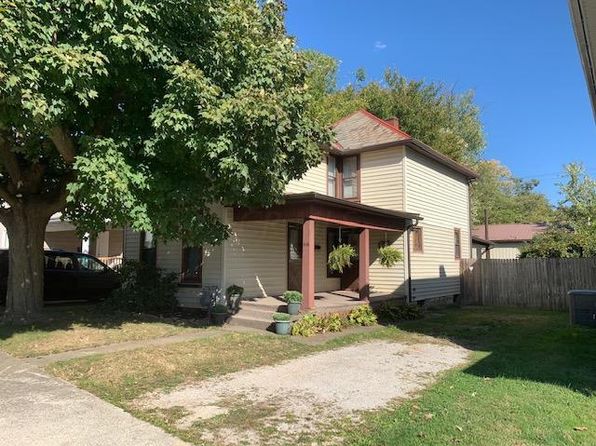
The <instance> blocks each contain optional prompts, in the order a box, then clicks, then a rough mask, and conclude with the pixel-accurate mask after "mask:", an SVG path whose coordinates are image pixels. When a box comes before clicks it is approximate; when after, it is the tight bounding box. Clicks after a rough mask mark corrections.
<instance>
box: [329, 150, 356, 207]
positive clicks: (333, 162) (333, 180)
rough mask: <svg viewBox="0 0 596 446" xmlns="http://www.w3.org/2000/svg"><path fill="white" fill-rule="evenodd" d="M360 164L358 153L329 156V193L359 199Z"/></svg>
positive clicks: (347, 198) (332, 195)
mask: <svg viewBox="0 0 596 446" xmlns="http://www.w3.org/2000/svg"><path fill="white" fill-rule="evenodd" d="M359 175H360V166H359V159H358V155H354V156H348V157H345V158H338V157H335V156H331V155H330V156H329V157H328V158H327V195H329V196H331V197H337V198H344V199H346V200H357V199H358V198H359V197H360V191H359V183H360V178H359Z"/></svg>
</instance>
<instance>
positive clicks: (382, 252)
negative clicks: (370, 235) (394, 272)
mask: <svg viewBox="0 0 596 446" xmlns="http://www.w3.org/2000/svg"><path fill="white" fill-rule="evenodd" d="M377 253H378V254H379V263H380V264H381V266H383V267H385V268H391V267H393V266H395V265H397V264H398V263H399V262H401V261H402V260H403V259H404V255H403V253H402V252H401V251H400V250H399V249H397V248H396V247H394V246H391V245H386V246H381V247H379V249H378V251H377Z"/></svg>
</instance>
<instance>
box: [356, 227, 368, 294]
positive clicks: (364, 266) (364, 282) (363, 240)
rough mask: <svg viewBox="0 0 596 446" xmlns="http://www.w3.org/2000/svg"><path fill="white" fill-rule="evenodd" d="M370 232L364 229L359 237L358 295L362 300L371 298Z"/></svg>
mask: <svg viewBox="0 0 596 446" xmlns="http://www.w3.org/2000/svg"><path fill="white" fill-rule="evenodd" d="M369 265H370V230H369V229H368V228H364V229H362V231H360V234H359V236H358V288H359V289H358V294H359V295H360V300H368V298H369V297H370V278H369Z"/></svg>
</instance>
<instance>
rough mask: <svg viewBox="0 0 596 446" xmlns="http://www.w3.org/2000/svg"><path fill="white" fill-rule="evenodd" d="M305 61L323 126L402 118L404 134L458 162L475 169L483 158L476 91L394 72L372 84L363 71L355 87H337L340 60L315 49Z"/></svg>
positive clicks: (308, 53) (306, 54)
mask: <svg viewBox="0 0 596 446" xmlns="http://www.w3.org/2000/svg"><path fill="white" fill-rule="evenodd" d="M305 56H306V57H307V58H308V60H309V67H310V75H309V77H308V81H309V86H310V88H311V90H313V92H314V93H313V96H314V97H315V98H316V99H317V100H316V101H315V102H314V103H313V109H314V112H315V113H316V114H317V115H318V116H319V117H320V119H321V120H322V121H323V122H326V123H327V124H332V123H333V122H335V121H337V120H339V119H340V118H342V117H344V116H346V115H347V114H349V113H351V112H353V111H355V110H358V109H359V108H366V109H368V110H369V111H370V112H371V113H374V114H375V115H377V116H379V117H381V118H384V119H387V118H390V117H393V116H397V117H398V118H399V121H400V126H401V128H402V129H403V130H405V131H406V132H408V133H409V134H410V135H412V136H414V137H415V138H418V139H420V140H421V141H424V142H425V143H426V144H429V145H430V146H432V147H433V148H434V149H436V150H438V151H440V152H442V153H444V154H446V155H447V156H450V157H451V158H453V159H455V160H457V161H461V162H464V163H467V164H471V163H473V162H475V161H476V160H477V159H478V157H479V155H480V154H481V153H482V151H483V149H484V146H485V138H484V130H483V128H482V123H481V121H480V109H479V107H478V106H477V105H476V104H475V102H474V94H473V92H471V91H468V92H465V93H463V94H459V93H456V92H454V91H453V90H452V89H450V88H448V87H447V86H446V85H444V84H442V83H437V82H426V81H422V80H413V79H407V78H406V77H405V76H403V75H402V74H400V73H399V72H398V71H395V70H391V69H387V71H386V72H385V76H384V79H383V81H382V82H377V81H373V82H368V83H367V82H366V78H365V74H364V72H363V71H361V70H359V72H358V73H356V79H355V82H354V83H351V84H349V85H347V86H345V87H343V88H337V80H336V75H337V68H338V64H337V61H335V60H334V59H333V58H330V57H329V56H326V55H323V54H320V53H318V52H316V51H312V50H311V51H307V52H305Z"/></svg>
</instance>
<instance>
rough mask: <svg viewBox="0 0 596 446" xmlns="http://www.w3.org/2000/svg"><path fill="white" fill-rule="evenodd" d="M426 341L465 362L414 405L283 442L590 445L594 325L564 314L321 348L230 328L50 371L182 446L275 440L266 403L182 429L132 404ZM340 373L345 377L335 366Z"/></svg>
mask: <svg viewBox="0 0 596 446" xmlns="http://www.w3.org/2000/svg"><path fill="white" fill-rule="evenodd" d="M427 336H433V337H434V342H453V343H457V344H459V345H462V346H464V347H466V348H468V349H471V350H473V351H474V353H473V354H472V357H471V360H470V363H469V364H468V365H467V366H465V367H463V368H461V369H457V370H453V371H451V372H448V373H447V374H445V375H444V376H443V377H442V378H441V379H440V380H439V381H438V382H437V383H436V384H435V385H433V386H431V387H430V388H428V389H427V390H425V391H423V392H422V393H421V394H420V396H419V397H418V398H417V399H415V400H412V401H406V402H401V403H396V404H394V405H392V406H390V407H387V408H385V409H383V410H380V411H376V412H373V413H364V414H362V422H361V423H357V424H355V423H354V422H353V421H352V420H345V421H343V422H337V423H335V424H334V425H333V426H329V427H328V428H326V429H322V430H321V431H320V432H317V433H316V434H313V435H306V436H304V437H296V438H295V441H293V443H294V444H311V443H312V442H313V441H314V442H315V443H317V444H319V443H325V442H328V443H330V444H334V443H335V442H337V441H339V440H338V439H340V438H343V443H344V444H348V445H359V446H368V445H371V446H372V445H395V444H399V445H405V446H408V445H425V446H426V445H448V444H456V445H457V444H460V445H487V446H488V445H491V446H492V445H495V444H498V445H511V446H522V445H523V446H533V445H536V446H537V445H553V446H554V445H561V444H574V445H586V446H587V445H594V444H596V354H595V350H594V344H595V341H596V330H590V329H582V328H571V327H569V326H568V323H567V316H566V315H565V314H562V313H549V312H541V311H533V310H510V309H491V308H479V309H445V310H439V311H434V312H432V313H431V314H429V315H427V317H426V318H425V319H422V320H417V321H410V322H403V323H400V324H399V329H398V328H395V327H380V328H379V329H378V330H374V331H367V332H366V333H352V334H349V333H346V335H342V336H339V337H336V338H333V339H331V340H330V341H328V342H326V343H324V344H322V345H314V344H308V343H301V342H297V341H296V340H295V339H292V338H290V337H275V336H268V335H253V334H232V333H231V334H226V335H223V336H220V337H216V338H211V339H201V340H196V341H190V342H185V343H180V344H174V345H168V346H164V347H152V348H145V349H141V350H137V351H133V352H126V353H113V354H108V355H102V356H95V357H90V358H81V359H76V360H72V361H67V362H62V363H56V364H53V365H51V366H50V370H51V371H52V373H54V374H55V375H57V376H60V377H61V378H64V379H67V380H69V381H72V382H74V383H76V384H77V385H79V386H80V387H82V388H85V389H87V390H90V391H91V392H93V393H95V394H97V395H99V396H100V397H102V398H104V399H106V400H108V401H110V402H112V403H114V404H117V405H119V406H120V407H123V408H124V409H126V410H128V411H130V412H132V413H133V414H135V415H136V416H137V417H139V418H143V419H145V420H148V421H150V422H152V423H154V424H156V425H158V426H160V427H163V428H164V429H166V430H168V431H170V432H172V433H174V434H176V435H178V436H180V437H181V438H183V439H184V440H186V441H190V442H195V443H197V444H203V443H205V441H207V443H209V441H210V440H209V438H208V437H206V438H203V436H202V435H203V434H204V433H205V432H209V431H210V432H213V431H214V430H215V432H217V429H219V428H229V429H231V431H237V432H242V431H243V430H244V431H245V432H246V431H247V426H248V425H249V424H250V423H251V420H252V421H254V422H255V423H253V426H256V427H254V428H255V429H257V430H258V432H257V433H258V434H259V435H260V436H261V438H268V439H273V441H274V440H275V438H276V437H275V430H274V427H275V426H270V425H265V426H262V423H261V422H259V419H263V417H264V416H269V415H270V410H269V409H270V408H269V407H265V406H263V407H257V408H252V407H242V406H239V407H231V410H230V412H229V413H228V414H226V415H222V416H220V417H216V418H214V419H211V420H208V421H207V420H206V421H205V422H204V423H203V422H201V423H198V424H196V425H193V426H191V427H190V428H189V429H181V428H179V427H177V426H176V420H178V419H179V418H181V417H182V416H183V415H184V412H183V411H182V409H180V410H173V411H170V412H163V413H159V411H157V412H156V411H148V410H141V409H139V408H138V407H135V406H134V404H132V402H133V400H134V399H135V398H138V397H139V396H141V395H142V394H144V393H146V392H150V391H154V390H162V389H171V388H173V387H175V386H177V385H179V384H181V383H184V382H193V381H200V380H204V379H206V378H212V377H216V376H220V375H223V374H225V373H230V372H234V371H238V370H242V369H246V368H252V367H257V366H261V365H270V364H275V363H279V362H281V361H283V360H286V359H292V358H296V357H299V356H302V355H305V354H310V353H315V352H318V351H322V350H328V349H331V348H338V347H342V346H347V345H350V344H354V343H358V342H364V341H368V340H374V339H387V340H395V341H400V342H421V341H424V342H428V341H429V338H428V337H427ZM362 360H363V361H364V360H366V358H362ZM342 373H350V371H349V370H338V375H340V376H341V374H342ZM282 422H283V420H280V423H282ZM247 423H248V424H247ZM259 426H260V427H259ZM268 429H269V430H270V432H269V431H268ZM212 442H213V443H214V444H218V442H219V438H215V437H214V438H213V439H212Z"/></svg>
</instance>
